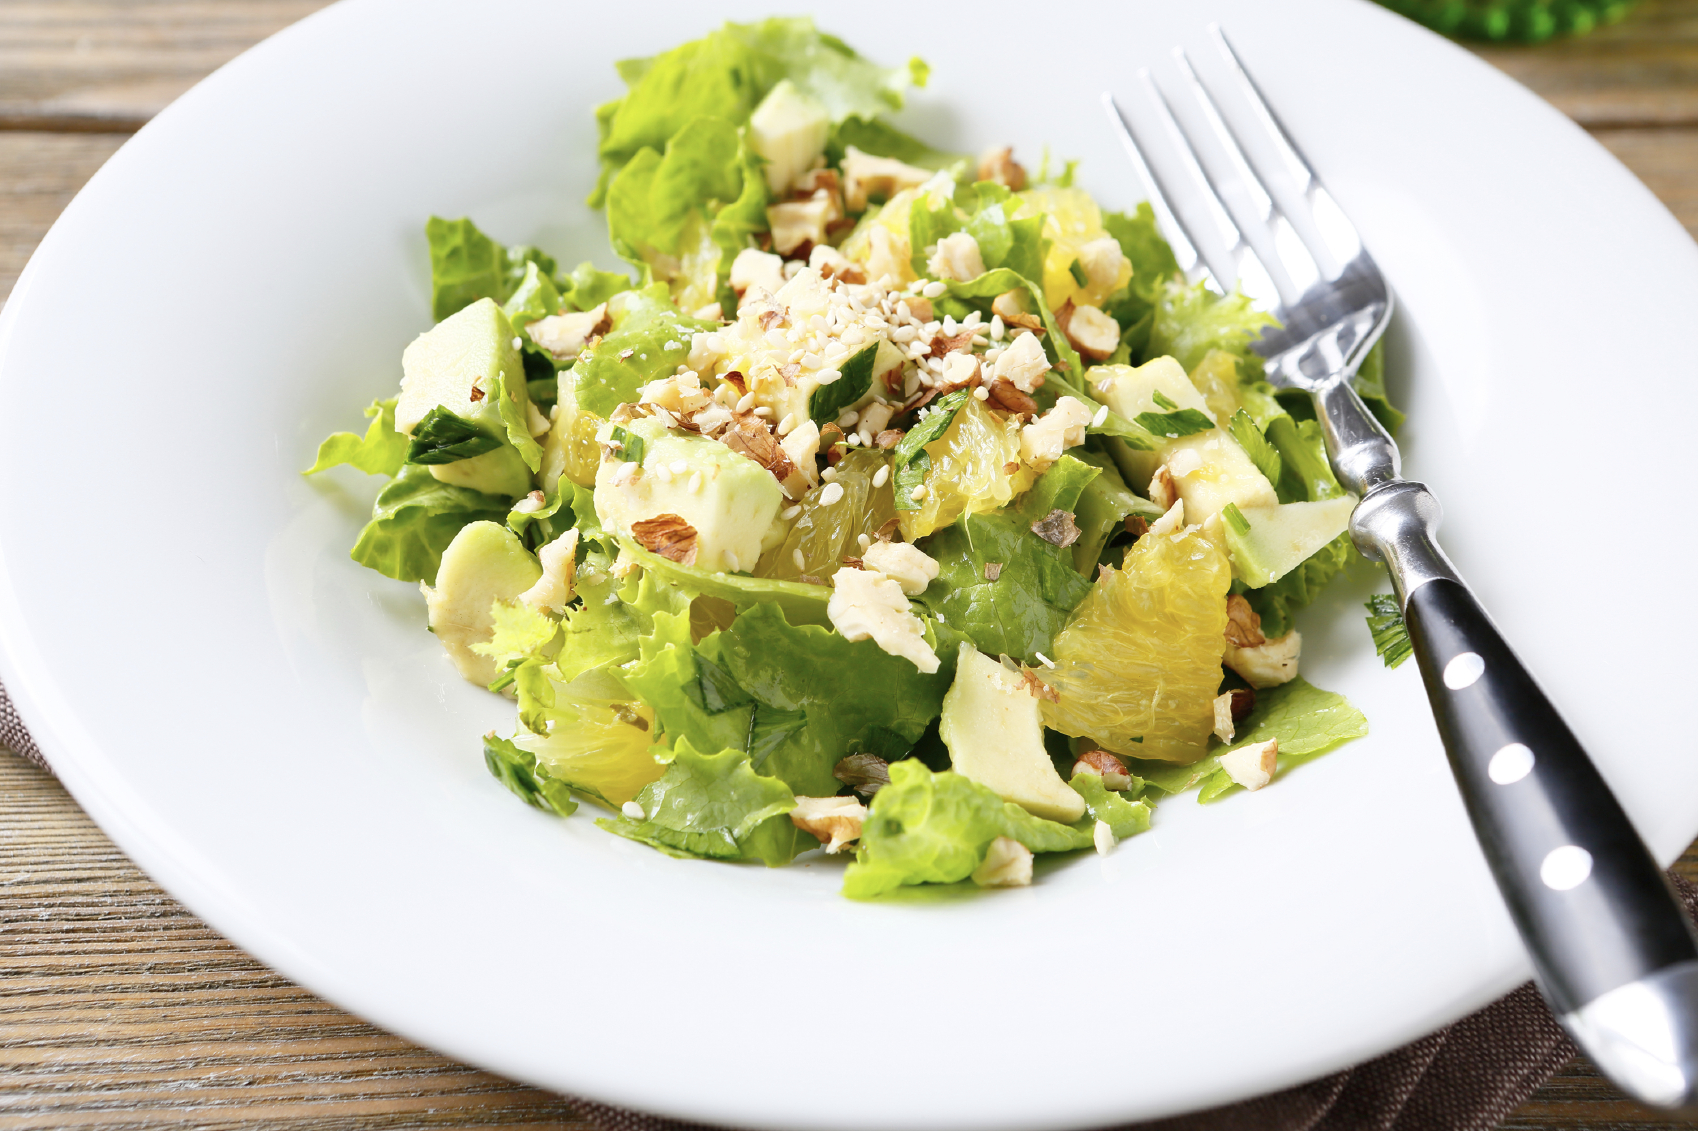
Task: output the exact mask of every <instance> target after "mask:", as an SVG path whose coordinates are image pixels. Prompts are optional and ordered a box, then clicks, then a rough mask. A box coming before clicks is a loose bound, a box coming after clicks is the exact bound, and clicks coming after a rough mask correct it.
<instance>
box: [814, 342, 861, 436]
mask: <svg viewBox="0 0 1698 1131" xmlns="http://www.w3.org/2000/svg"><path fill="white" fill-rule="evenodd" d="M877 358H878V343H877V342H874V343H873V344H872V345H870V346H866V347H864V348H862V349H861V350H859V351H857V352H856V354H855V356H853V357H851V358H850V359H849V360H848V361H846V362H844V363H843V367H842V368H841V369H840V370H838V372H839V373H841V374H842V376H840V377H838V378H837V380H835V381H833V382H832V383H831V384H829V385H821V386H820V387H819V388H817V389H815V390H814V391H813V395H812V396H810V397H809V398H808V415H809V416H810V417H812V418H813V422H814V423H815V424H816V425H818V426H819V427H821V428H824V427H825V426H826V425H827V424H830V423H831V422H832V421H834V420H836V419H837V418H838V417H839V416H841V415H843V410H844V409H846V408H848V407H849V406H850V405H852V404H854V403H855V402H856V401H858V400H860V399H861V398H862V397H864V396H866V395H867V390H868V389H870V388H871V387H872V384H873V362H874V361H875V360H877Z"/></svg>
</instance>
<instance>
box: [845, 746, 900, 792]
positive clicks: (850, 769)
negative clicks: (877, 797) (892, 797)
mask: <svg viewBox="0 0 1698 1131" xmlns="http://www.w3.org/2000/svg"><path fill="white" fill-rule="evenodd" d="M831 776H832V777H834V778H836V779H837V780H838V781H840V782H842V783H843V784H844V785H846V786H849V787H850V788H851V789H853V790H854V791H855V792H856V793H858V794H860V795H861V796H862V797H871V796H872V795H873V794H875V793H877V792H878V791H879V790H881V789H883V788H884V787H885V786H887V785H889V784H890V763H888V762H886V761H885V760H884V759H883V758H880V757H879V756H878V755H877V754H851V755H849V756H848V757H847V758H844V759H843V760H842V761H840V762H838V763H837V765H836V766H835V767H834V768H833V769H832V771H831Z"/></svg>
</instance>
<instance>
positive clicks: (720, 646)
mask: <svg viewBox="0 0 1698 1131" xmlns="http://www.w3.org/2000/svg"><path fill="white" fill-rule="evenodd" d="M682 619H683V622H684V625H683V628H684V630H683V632H681V633H680V632H677V631H676V625H677V624H678V622H677V621H674V622H672V623H673V630H672V632H671V635H670V636H669V637H668V638H667V639H664V640H663V639H661V638H660V636H659V635H656V636H655V637H653V638H648V637H645V638H643V639H640V640H639V646H640V650H641V653H642V659H641V661H640V662H639V663H637V664H635V665H632V666H631V667H630V668H628V669H627V671H626V673H625V675H624V679H625V683H626V684H627V686H629V687H630V688H631V690H632V691H633V692H634V693H636V694H637V695H639V696H641V697H642V698H643V700H644V701H645V702H648V703H650V704H651V705H653V707H654V709H655V713H656V717H657V718H658V719H659V721H660V726H661V729H662V730H663V731H665V732H666V733H667V734H670V735H681V736H683V737H686V738H689V739H690V741H692V742H693V743H696V744H697V745H698V746H701V745H703V744H706V743H717V744H718V745H719V747H720V748H727V747H730V748H735V749H737V750H741V751H744V752H746V753H748V755H749V756H750V760H751V763H752V765H753V766H754V768H755V769H757V770H759V771H760V772H761V773H763V774H770V775H772V776H774V777H776V778H778V779H779V780H781V781H783V782H785V783H786V784H788V785H789V786H790V787H791V788H792V789H794V790H795V791H796V792H797V793H799V794H802V795H804V796H809V797H821V796H831V795H832V794H835V793H836V792H837V790H838V787H839V785H840V783H839V782H838V781H837V780H836V779H835V778H834V777H832V774H831V771H832V768H833V767H835V766H836V765H837V763H838V762H839V761H840V760H842V759H843V758H844V757H845V756H846V755H849V754H854V753H868V754H877V755H878V756H880V757H881V758H886V759H893V758H899V757H901V756H902V755H903V754H906V753H907V752H908V751H909V750H910V749H911V748H912V747H913V746H914V744H915V743H916V742H918V741H919V739H920V737H921V735H923V734H924V733H925V730H926V727H927V725H928V724H929V723H930V722H931V720H932V719H934V718H936V717H937V714H938V712H939V711H940V710H941V709H942V707H943V696H944V693H945V692H946V691H948V689H949V683H950V680H951V678H953V675H954V669H953V665H949V664H946V665H944V666H943V667H941V668H940V669H939V670H938V671H937V672H935V673H933V674H931V675H924V674H921V673H920V672H919V671H917V670H916V669H915V667H914V665H913V664H912V663H910V662H909V661H907V660H904V659H901V658H900V657H896V656H891V655H889V654H888V653H886V652H884V651H883V650H882V649H881V648H879V646H878V645H877V644H876V643H874V642H873V641H871V640H860V641H849V640H845V639H844V638H843V637H842V636H840V635H838V634H837V633H835V632H831V631H829V630H827V629H825V628H821V627H818V626H816V625H793V624H791V623H790V622H789V621H787V620H786V619H785V618H784V615H783V613H782V612H781V611H780V610H779V609H778V608H777V607H776V606H774V605H770V604H763V605H758V606H756V607H754V608H752V609H750V610H749V611H748V612H745V613H741V614H739V615H738V616H737V617H736V618H735V619H734V620H733V621H732V623H731V626H730V627H729V628H727V629H724V630H722V631H718V632H714V633H711V634H710V635H708V636H706V637H704V638H703V639H702V640H701V641H700V642H699V643H697V644H694V645H692V644H691V643H690V641H689V634H688V624H687V621H688V617H687V615H686V616H685V617H684V618H682ZM938 654H939V656H940V657H943V656H944V655H945V649H944V648H942V647H940V649H939V653H938ZM948 655H949V656H953V655H954V653H953V651H949V652H948Z"/></svg>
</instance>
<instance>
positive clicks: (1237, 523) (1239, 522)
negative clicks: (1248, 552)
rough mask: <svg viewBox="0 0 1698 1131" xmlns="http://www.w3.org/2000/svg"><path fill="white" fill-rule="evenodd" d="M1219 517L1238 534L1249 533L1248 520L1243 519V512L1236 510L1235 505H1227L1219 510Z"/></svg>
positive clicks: (1236, 506)
mask: <svg viewBox="0 0 1698 1131" xmlns="http://www.w3.org/2000/svg"><path fill="white" fill-rule="evenodd" d="M1220 513H1221V517H1222V518H1224V519H1226V524H1227V525H1228V526H1230V527H1232V529H1234V530H1236V531H1238V533H1240V534H1248V533H1250V520H1249V519H1247V518H1245V517H1244V512H1243V511H1241V510H1239V509H1238V504H1237V503H1228V504H1226V506H1225V507H1224V508H1223V509H1222V510H1221V512H1220Z"/></svg>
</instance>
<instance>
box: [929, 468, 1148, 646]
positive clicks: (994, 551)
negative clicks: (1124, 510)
mask: <svg viewBox="0 0 1698 1131" xmlns="http://www.w3.org/2000/svg"><path fill="white" fill-rule="evenodd" d="M1102 474H1104V471H1103V469H1102V468H1101V467H1097V466H1093V465H1091V464H1087V463H1085V462H1083V461H1081V460H1078V459H1075V458H1074V457H1073V456H1071V455H1064V456H1062V457H1061V459H1060V460H1058V461H1057V462H1056V463H1055V465H1054V466H1053V467H1051V468H1050V469H1049V470H1048V471H1046V472H1044V474H1043V475H1042V476H1040V477H1039V479H1038V481H1037V482H1036V483H1035V484H1033V486H1032V488H1031V490H1029V491H1027V492H1026V494H1025V495H1023V496H1021V498H1020V499H1018V500H1017V501H1016V502H1015V504H1014V505H1013V506H1011V507H1009V508H1007V509H1006V510H1003V511H993V512H989V513H984V514H965V515H962V516H961V517H960V518H959V519H957V520H956V521H955V522H954V523H953V524H952V525H950V526H947V527H945V528H944V529H942V530H939V531H938V532H937V533H935V534H933V535H932V536H931V538H930V539H929V540H928V541H927V543H926V553H928V554H930V555H931V556H932V557H933V558H935V559H937V563H938V575H937V578H936V579H935V580H933V581H932V583H931V585H929V586H928V587H927V588H926V591H925V593H923V594H922V595H921V596H920V597H919V600H920V602H921V604H923V605H924V606H925V607H926V608H927V609H929V610H930V611H931V612H932V613H933V614H934V615H935V616H937V617H938V619H940V620H942V621H944V622H945V623H947V624H948V625H949V626H950V627H951V628H954V629H955V630H957V631H959V632H961V633H964V634H965V635H966V636H967V638H968V639H969V640H971V641H972V642H973V644H974V645H975V646H976V647H977V648H978V649H979V651H981V652H985V653H987V654H989V655H992V656H996V655H1008V656H1013V657H1015V658H1016V659H1019V660H1021V661H1022V662H1024V663H1028V664H1035V663H1037V662H1038V659H1037V654H1038V653H1039V652H1043V651H1046V650H1047V649H1049V648H1050V646H1051V644H1052V643H1053V642H1054V640H1055V634H1056V633H1058V632H1060V631H1061V628H1062V626H1063V625H1064V624H1065V623H1066V622H1067V615H1068V614H1069V613H1071V612H1072V611H1073V609H1074V607H1075V606H1077V605H1078V604H1079V602H1080V601H1082V600H1084V599H1085V594H1086V593H1088V592H1090V589H1091V581H1090V579H1089V577H1087V576H1081V575H1080V572H1079V570H1078V569H1077V568H1075V564H1074V555H1073V551H1072V549H1071V548H1069V547H1064V546H1056V545H1053V544H1052V543H1050V542H1047V541H1045V540H1044V539H1043V538H1040V537H1038V535H1036V534H1034V533H1033V532H1032V524H1033V523H1035V522H1038V521H1039V520H1041V519H1043V518H1044V517H1045V516H1047V515H1048V514H1049V513H1050V512H1051V511H1052V510H1062V511H1073V510H1074V508H1075V507H1076V506H1077V505H1078V501H1079V498H1080V496H1081V494H1082V493H1083V492H1084V491H1085V490H1086V488H1087V487H1088V486H1089V485H1090V484H1091V483H1092V482H1093V481H1094V480H1096V479H1097V478H1098V477H1099V476H1101V475H1102ZM1122 517H1124V516H1122ZM1099 550H1100V545H1099ZM1093 562H1094V559H1093ZM988 565H1000V566H1001V569H1000V572H997V576H996V579H995V580H990V579H989V578H987V577H986V566H988Z"/></svg>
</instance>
